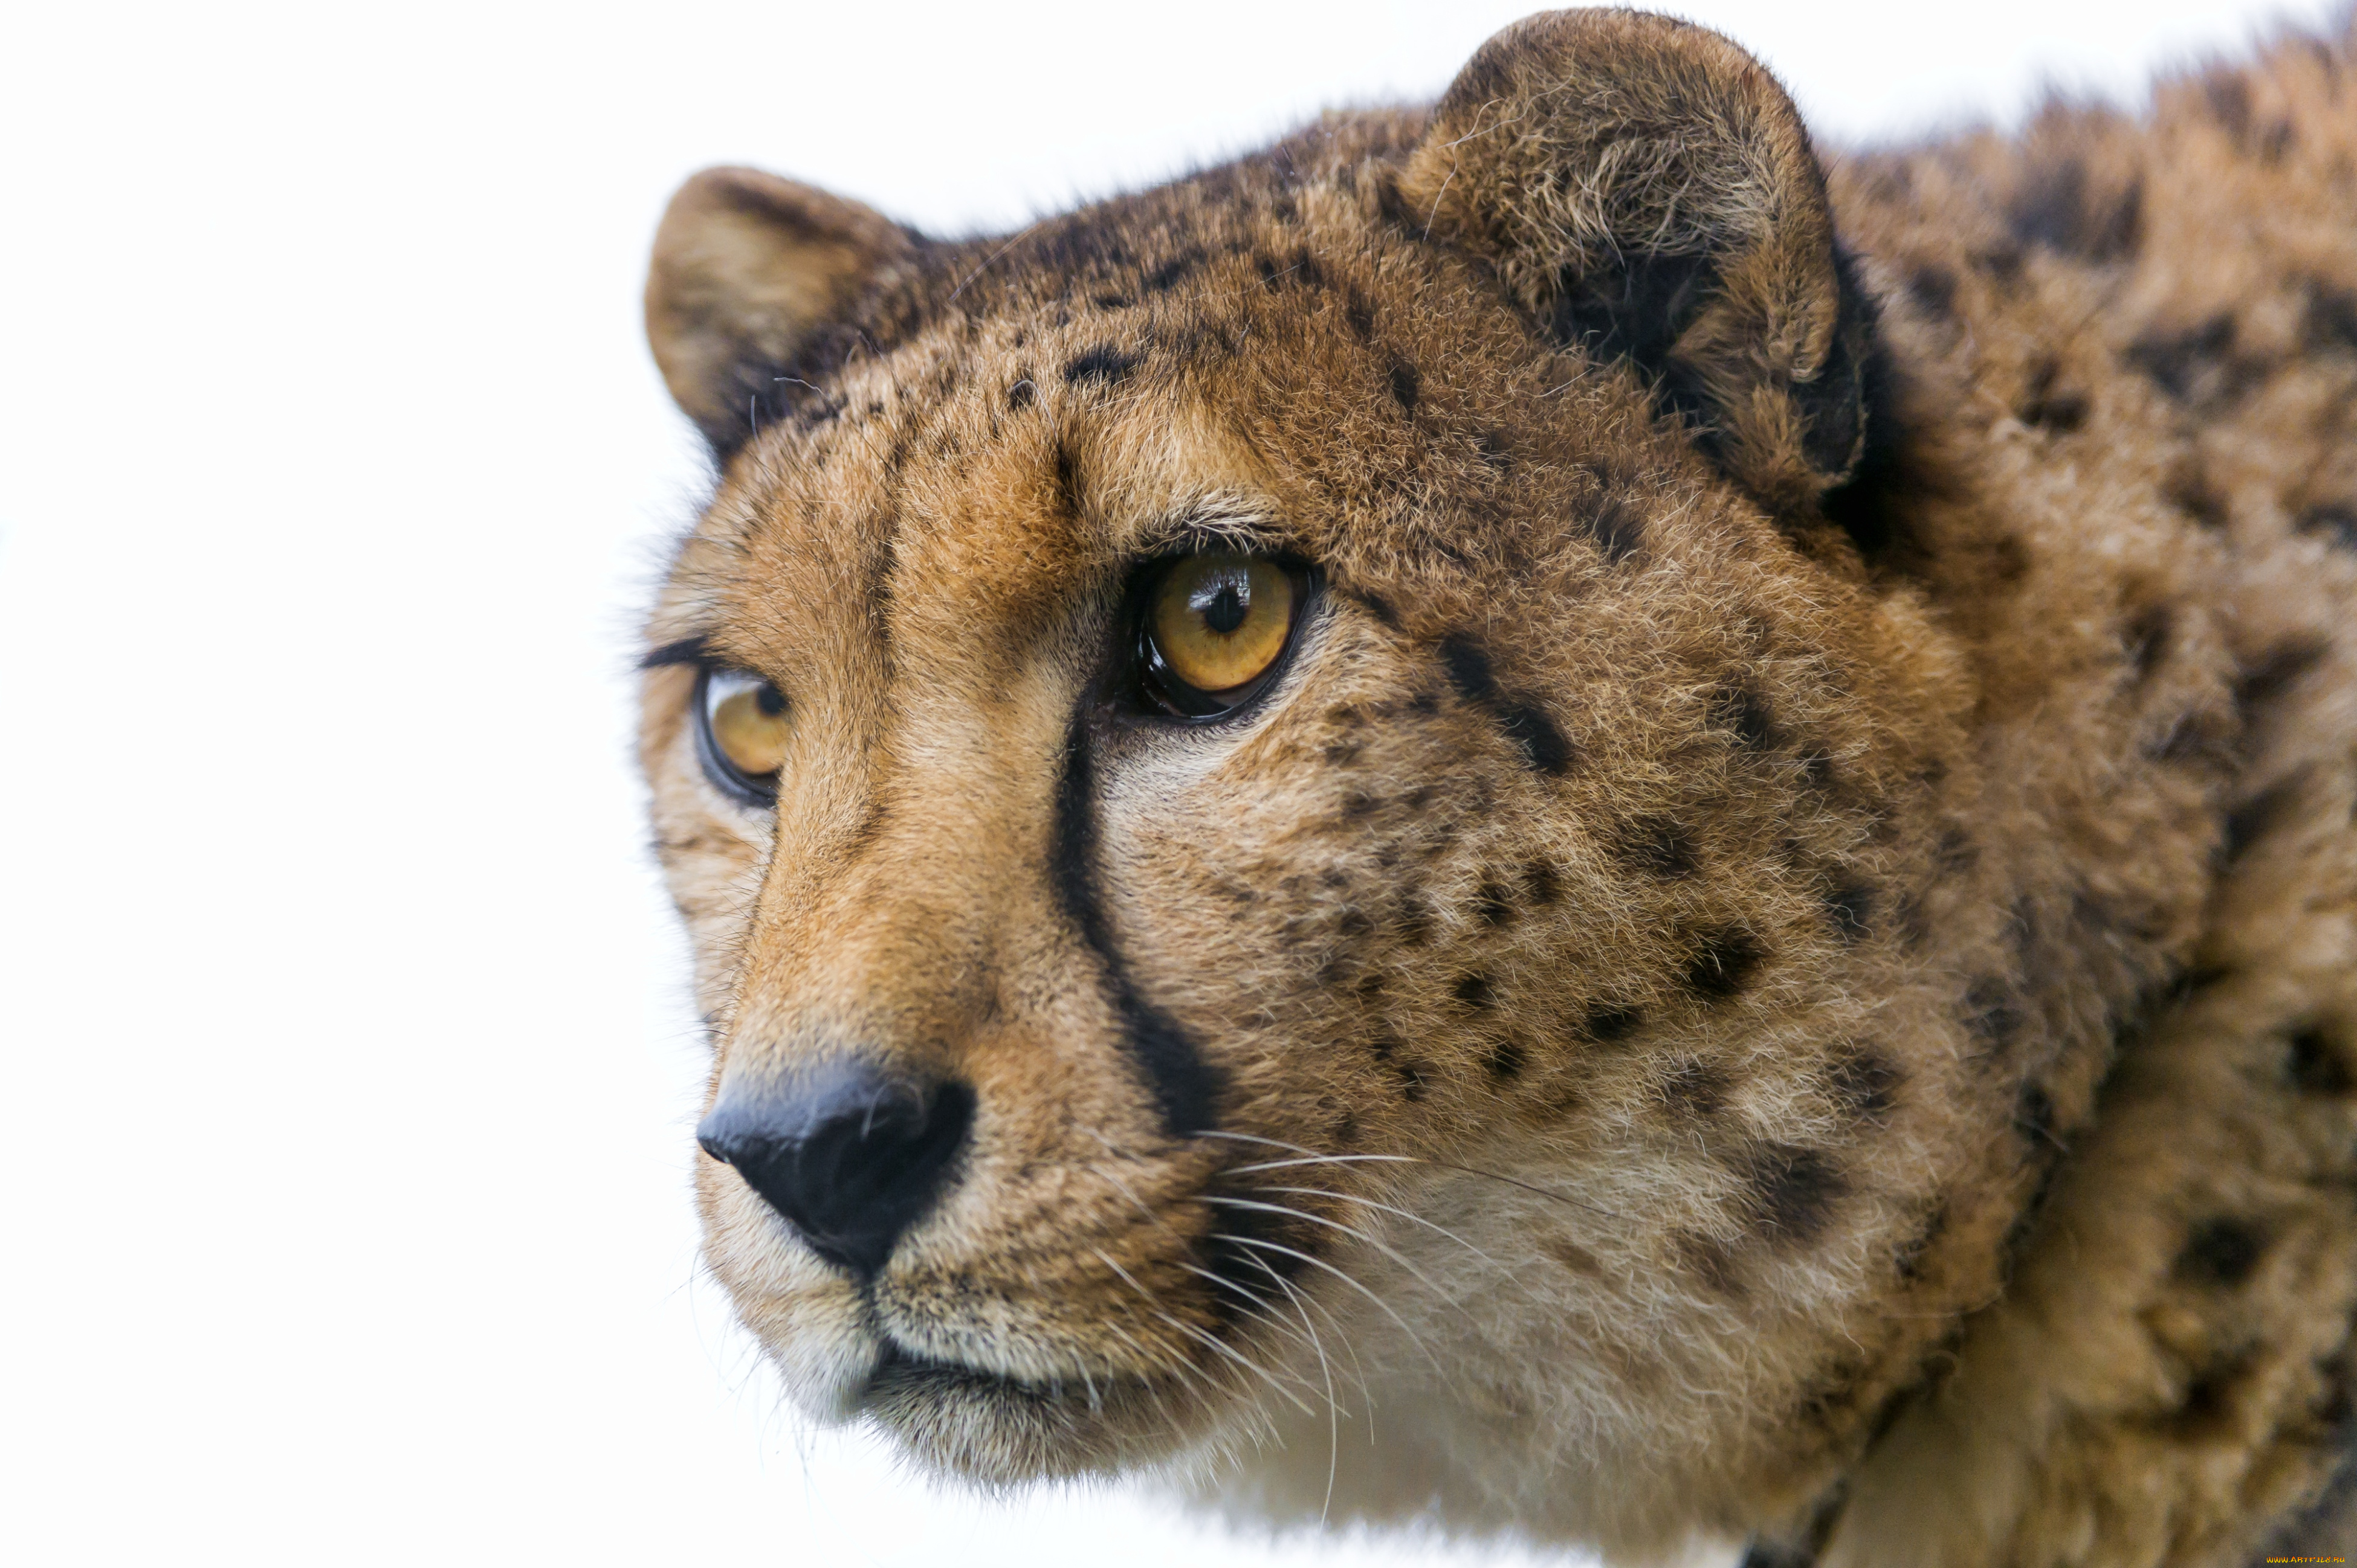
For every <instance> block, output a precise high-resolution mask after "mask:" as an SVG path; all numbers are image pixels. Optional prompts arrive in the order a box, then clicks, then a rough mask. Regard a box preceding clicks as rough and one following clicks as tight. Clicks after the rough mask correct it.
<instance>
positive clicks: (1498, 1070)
mask: <svg viewBox="0 0 2357 1568" xmlns="http://www.w3.org/2000/svg"><path fill="white" fill-rule="evenodd" d="M1481 1065H1482V1066H1483V1067H1484V1068H1486V1069H1489V1073H1490V1076H1491V1078H1494V1079H1498V1080H1499V1081H1500V1082H1501V1083H1503V1082H1507V1081H1509V1080H1511V1079H1515V1078H1518V1077H1520V1076H1521V1074H1522V1070H1523V1047H1520V1046H1518V1045H1516V1044H1515V1043H1514V1042H1513V1041H1512V1040H1500V1041H1499V1042H1498V1043H1497V1044H1496V1045H1494V1046H1491V1047H1490V1055H1489V1057H1488V1058H1486V1059H1485V1060H1484V1061H1483V1062H1482V1064H1481Z"/></svg>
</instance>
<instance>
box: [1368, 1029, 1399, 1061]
mask: <svg viewBox="0 0 2357 1568" xmlns="http://www.w3.org/2000/svg"><path fill="white" fill-rule="evenodd" d="M1399 1048H1400V1043H1399V1041H1398V1040H1397V1039H1395V1038H1394V1037H1393V1036H1390V1035H1385V1034H1378V1035H1375V1036H1372V1038H1370V1039H1369V1040H1368V1041H1367V1049H1368V1051H1369V1052H1370V1053H1371V1054H1372V1056H1373V1057H1374V1058H1375V1059H1376V1060H1377V1061H1379V1062H1385V1063H1388V1062H1389V1061H1391V1059H1392V1058H1394V1057H1395V1056H1397V1055H1398V1054H1399Z"/></svg>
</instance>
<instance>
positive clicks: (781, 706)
mask: <svg viewBox="0 0 2357 1568" xmlns="http://www.w3.org/2000/svg"><path fill="white" fill-rule="evenodd" d="M695 718H696V729H695V740H696V746H695V749H696V754H697V755H698V756H699V757H702V758H703V759H704V771H705V773H706V774H707V775H709V776H710V778H711V779H712V781H713V782H714V783H715V784H716V785H718V786H719V787H720V788H721V789H722V790H723V791H724V792H726V793H727V794H729V795H733V796H735V797H736V798H737V800H742V801H744V802H745V803H746V804H747V805H751V806H770V805H775V804H776V803H777V799H778V769H779V768H782V767H784V766H785V761H786V746H787V745H788V743H789V742H790V741H791V738H792V736H793V714H792V713H791V711H790V710H789V709H788V707H787V705H786V694H785V693H783V692H780V691H779V690H778V689H777V688H776V687H775V686H773V685H771V684H770V682H767V681H764V680H762V679H761V678H760V677H759V675H748V674H747V673H746V672H745V671H741V670H706V671H704V673H703V674H702V675H700V676H698V677H697V678H696V682H695Z"/></svg>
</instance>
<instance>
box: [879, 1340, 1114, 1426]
mask: <svg viewBox="0 0 2357 1568" xmlns="http://www.w3.org/2000/svg"><path fill="white" fill-rule="evenodd" d="M883 1346H884V1348H883V1352H882V1354H880V1355H879V1356H877V1359H876V1367H875V1369H874V1370H873V1371H871V1372H869V1373H868V1375H867V1381H866V1383H865V1384H864V1385H863V1386H862V1387H861V1389H860V1391H859V1399H858V1402H859V1404H860V1405H861V1406H862V1407H864V1408H866V1409H869V1410H873V1409H875V1408H876V1407H877V1405H879V1404H881V1403H884V1402H889V1401H896V1400H900V1399H908V1398H912V1397H915V1398H922V1397H926V1396H931V1397H933V1398H941V1397H943V1396H948V1397H952V1398H954V1397H956V1396H958V1395H961V1394H963V1395H964V1396H966V1397H968V1398H982V1399H987V1400H1000V1401H1011V1402H1017V1403H1021V1404H1027V1405H1031V1406H1035V1407H1051V1408H1055V1409H1060V1410H1061V1409H1082V1410H1085V1409H1092V1408H1096V1407H1098V1406H1099V1405H1100V1404H1101V1403H1102V1402H1103V1399H1104V1397H1105V1396H1106V1395H1108V1394H1114V1393H1116V1392H1130V1391H1138V1392H1143V1391H1146V1390H1148V1389H1150V1388H1151V1387H1152V1386H1153V1380H1151V1379H1149V1378H1146V1377H1143V1376H1141V1375H1139V1374H1137V1373H1135V1372H1115V1371H1110V1370H1108V1371H1103V1372H1098V1373H1093V1374H1091V1375H1090V1376H1088V1377H1082V1375H1080V1374H1079V1373H1074V1374H1073V1375H1071V1377H1067V1378H1055V1379H1042V1380H1032V1379H1029V1378H1021V1377H1017V1376H1016V1375H1015V1374H1014V1373H1012V1372H996V1371H992V1370H990V1369H987V1368H984V1367H976V1366H974V1365H972V1364H970V1363H968V1362H964V1361H944V1360H941V1359H936V1358H934V1357H931V1356H924V1355H920V1354H919V1353H917V1352H916V1351H913V1350H910V1349H909V1348H908V1347H906V1346H904V1345H902V1344H901V1343H900V1342H899V1340H897V1339H894V1338H892V1337H889V1336H886V1337H884V1340H883ZM1091 1385H1093V1394H1092V1392H1091Z"/></svg>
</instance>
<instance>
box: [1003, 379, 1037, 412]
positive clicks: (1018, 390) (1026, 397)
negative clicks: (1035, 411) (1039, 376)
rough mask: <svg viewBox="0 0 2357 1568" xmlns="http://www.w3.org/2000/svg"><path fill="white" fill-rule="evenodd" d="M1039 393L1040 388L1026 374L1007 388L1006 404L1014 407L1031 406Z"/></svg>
mask: <svg viewBox="0 0 2357 1568" xmlns="http://www.w3.org/2000/svg"><path fill="white" fill-rule="evenodd" d="M1038 396H1039V388H1037V387H1035V386H1033V385H1032V384H1031V378H1030V377H1028V376H1026V377H1024V378H1023V379H1022V380H1021V381H1017V382H1016V383H1015V384H1014V385H1013V386H1011V387H1008V388H1007V389H1006V406H1007V407H1009V408H1012V409H1023V408H1029V407H1030V406H1031V404H1032V402H1033V401H1034V400H1035V399H1036V398H1038Z"/></svg>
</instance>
